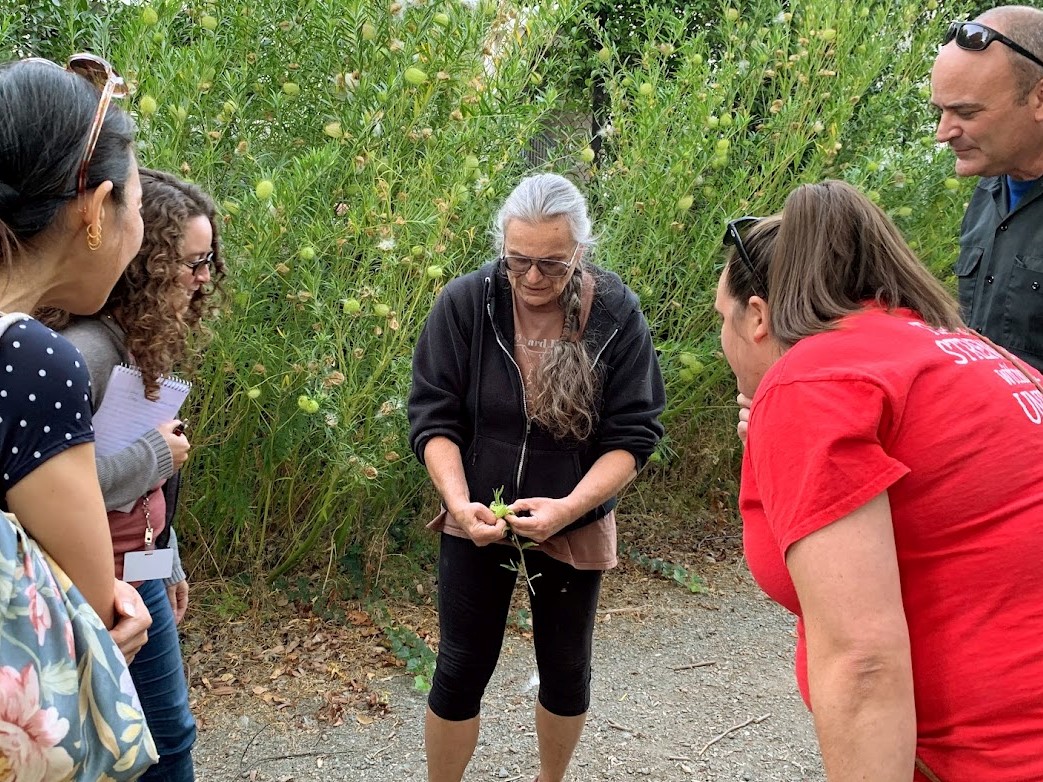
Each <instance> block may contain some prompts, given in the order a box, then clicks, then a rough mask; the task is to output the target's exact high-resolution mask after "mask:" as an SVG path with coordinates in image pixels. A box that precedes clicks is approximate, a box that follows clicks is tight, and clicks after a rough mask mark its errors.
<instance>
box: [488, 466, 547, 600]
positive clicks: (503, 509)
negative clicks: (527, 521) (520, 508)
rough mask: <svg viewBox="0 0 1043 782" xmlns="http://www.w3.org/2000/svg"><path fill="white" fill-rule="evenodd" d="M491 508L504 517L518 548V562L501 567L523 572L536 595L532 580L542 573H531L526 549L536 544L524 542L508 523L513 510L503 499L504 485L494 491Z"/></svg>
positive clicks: (497, 516) (512, 539) (494, 512)
mask: <svg viewBox="0 0 1043 782" xmlns="http://www.w3.org/2000/svg"><path fill="white" fill-rule="evenodd" d="M489 510H491V511H492V512H493V515H494V516H495V517H496V518H498V519H504V523H505V524H507V536H508V537H509V538H510V540H511V543H512V544H514V547H515V548H517V549H518V564H515V563H514V562H507V563H505V564H503V565H501V566H500V567H504V568H507V569H508V570H513V571H514V572H515V573H521V575H522V578H524V579H525V583H526V585H527V586H528V587H529V591H530V592H532V594H534V595H535V594H536V590H535V589H534V588H533V586H532V582H533V581H534V580H535V579H537V578H539V577H540V575H542V574H540V573H536V574H535V575H533V576H530V575H529V568H528V567H527V566H526V564H525V549H527V548H533V547H534V546H535V545H536V544H535V543H533V542H532V541H531V540H530V541H526V542H525V543H522V542H521V538H519V537H518V534H517V533H516V532H515V531H514V530H513V529H511V525H510V524H509V523H507V521H506V519H507V515H508V514H509V513H510V512H511V509H510V507H508V505H507V504H506V503H505V502H504V501H503V486H501V487H500V488H499V489H497V490H496V491H494V492H493V501H492V502H491V503H489Z"/></svg>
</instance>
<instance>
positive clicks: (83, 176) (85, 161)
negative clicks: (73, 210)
mask: <svg viewBox="0 0 1043 782" xmlns="http://www.w3.org/2000/svg"><path fill="white" fill-rule="evenodd" d="M23 62H39V63H46V64H47V65H53V66H54V67H56V68H61V67H62V66H60V65H58V63H56V62H52V61H51V60H45V59H43V58H42V57H29V58H28V59H26V60H23ZM65 70H67V71H69V72H70V73H75V74H76V75H77V76H82V77H83V78H84V79H86V80H87V81H89V82H90V83H91V84H93V85H94V86H95V87H97V88H98V90H100V91H101V99H100V100H99V101H98V110H97V111H96V112H95V113H94V121H93V122H92V123H91V127H90V131H89V132H88V133H87V145H86V147H84V150H83V157H82V158H81V160H80V170H79V174H78V176H77V179H76V196H77V197H78V198H83V196H84V194H85V193H86V192H87V176H88V173H89V172H90V167H91V158H93V157H94V149H95V147H97V145H98V138H99V137H100V136H101V129H102V127H103V126H104V124H105V115H106V114H107V113H108V110H109V103H111V102H112V99H113V98H125V97H126V96H127V95H128V93H129V92H130V90H129V89H128V88H127V83H126V82H125V81H124V80H123V77H122V76H120V75H119V74H118V73H116V69H115V68H113V67H112V66H111V65H110V64H109V63H108V61H107V60H105V59H103V58H101V57H98V56H97V55H94V54H88V53H83V54H74V55H73V56H72V57H70V58H69V62H68V63H67V64H66V66H65Z"/></svg>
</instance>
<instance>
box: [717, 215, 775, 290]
mask: <svg viewBox="0 0 1043 782" xmlns="http://www.w3.org/2000/svg"><path fill="white" fill-rule="evenodd" d="M761 219H762V218H760V217H752V216H746V217H739V218H737V219H735V220H731V221H729V223H728V227H727V228H725V231H724V244H725V246H728V245H731V246H732V247H734V248H735V252H736V254H737V255H738V256H739V260H741V261H742V262H743V264H744V265H745V266H746V271H748V272H749V273H750V276H751V277H752V278H753V282H754V283H755V285H756V287H755V288H754V291H753V292H754V293H756V294H759V295H762V296H767V295H768V284H767V282H765V281H764V276H763V275H762V274H761V273H760V272H759V271H757V267H756V266H754V265H753V259H752V258H750V254H749V253H748V252H747V251H746V245H744V244H743V243H742V231H744V230H746V229H747V228H749V227H750V226H751V225H753V224H754V223H758V222H760V221H761Z"/></svg>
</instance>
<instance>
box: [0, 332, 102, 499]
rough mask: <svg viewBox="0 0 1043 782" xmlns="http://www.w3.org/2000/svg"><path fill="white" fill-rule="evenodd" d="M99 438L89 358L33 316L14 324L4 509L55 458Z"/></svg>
mask: <svg viewBox="0 0 1043 782" xmlns="http://www.w3.org/2000/svg"><path fill="white" fill-rule="evenodd" d="M93 441H94V427H93V426H91V403H90V375H89V374H88V373H87V365H86V363H85V362H84V360H83V356H81V355H80V352H79V351H78V350H77V349H76V348H74V347H73V346H72V345H71V344H70V343H69V342H68V340H66V339H65V338H64V337H61V336H59V335H58V334H56V333H54V332H53V331H51V330H50V329H49V328H47V327H46V326H44V325H43V324H42V323H39V322H37V321H35V320H33V319H31V318H26V319H25V320H23V321H20V322H17V323H13V324H12V325H10V326H9V327H8V328H7V331H5V332H4V334H3V335H2V336H0V507H2V508H4V509H6V508H7V502H6V497H7V490H8V489H9V488H11V487H12V486H14V485H15V484H16V483H18V482H19V481H20V480H21V479H22V478H24V477H25V476H26V475H28V474H29V473H31V472H32V471H33V470H35V469H36V468H37V467H39V466H40V465H41V464H43V463H44V462H45V461H47V460H48V459H50V458H51V457H52V456H55V455H56V454H59V453H61V452H62V451H64V450H65V449H66V448H69V447H71V446H73V445H78V444H80V443H88V442H93Z"/></svg>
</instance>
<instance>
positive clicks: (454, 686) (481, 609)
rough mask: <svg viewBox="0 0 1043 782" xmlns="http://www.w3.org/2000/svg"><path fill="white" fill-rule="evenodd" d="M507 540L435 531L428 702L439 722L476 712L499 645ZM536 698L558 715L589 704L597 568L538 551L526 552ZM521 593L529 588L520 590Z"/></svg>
mask: <svg viewBox="0 0 1043 782" xmlns="http://www.w3.org/2000/svg"><path fill="white" fill-rule="evenodd" d="M517 561H518V550H517V549H516V548H515V547H513V546H505V545H502V544H495V543H494V544H492V545H489V546H485V547H478V546H476V545H475V544H474V543H472V542H471V541H470V540H468V539H465V538H458V537H455V536H453V535H447V534H445V533H443V534H442V541H441V547H440V549H439V555H438V624H439V628H440V631H441V640H440V642H439V644H438V663H437V665H436V667H435V676H434V681H433V682H432V684H431V693H430V696H429V697H428V705H429V706H430V707H431V711H433V712H434V713H435V715H437V716H439V717H441V718H442V719H445V720H454V721H456V720H469V719H471V718H472V717H477V716H478V713H479V711H480V710H481V701H482V694H483V693H484V692H485V688H486V686H487V685H488V684H489V679H490V678H492V675H493V670H494V669H495V668H496V661H497V660H498V659H499V657H500V648H501V647H502V646H503V634H504V630H505V629H506V627H507V614H508V612H509V611H510V607H511V594H512V592H513V591H514V584H515V580H516V578H517V573H516V572H514V571H513V570H509V569H507V568H506V567H503V565H506V564H509V563H512V562H513V563H517ZM525 563H526V565H527V566H528V569H529V576H530V577H533V576H535V575H536V574H537V573H539V574H540V575H539V577H538V578H534V579H533V582H532V586H533V589H534V590H535V591H536V594H532V592H529V605H530V606H531V608H532V635H533V642H534V644H535V647H536V665H537V668H538V669H539V672H540V692H539V700H540V703H541V704H542V705H543V708H545V709H546V710H547V711H549V712H550V713H551V714H556V715H558V716H560V717H576V716H578V715H580V714H584V713H586V711H587V709H588V707H589V706H590V657H591V645H592V642H593V638H594V616H595V613H596V611H597V605H598V591H599V590H600V588H601V575H602V571H600V570H576V568H574V567H572V566H570V565H566V564H565V563H564V562H559V561H557V560H555V559H551V558H550V557H548V556H547V555H546V554H543V553H541V552H538V551H526V552H525ZM526 591H528V588H526Z"/></svg>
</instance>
